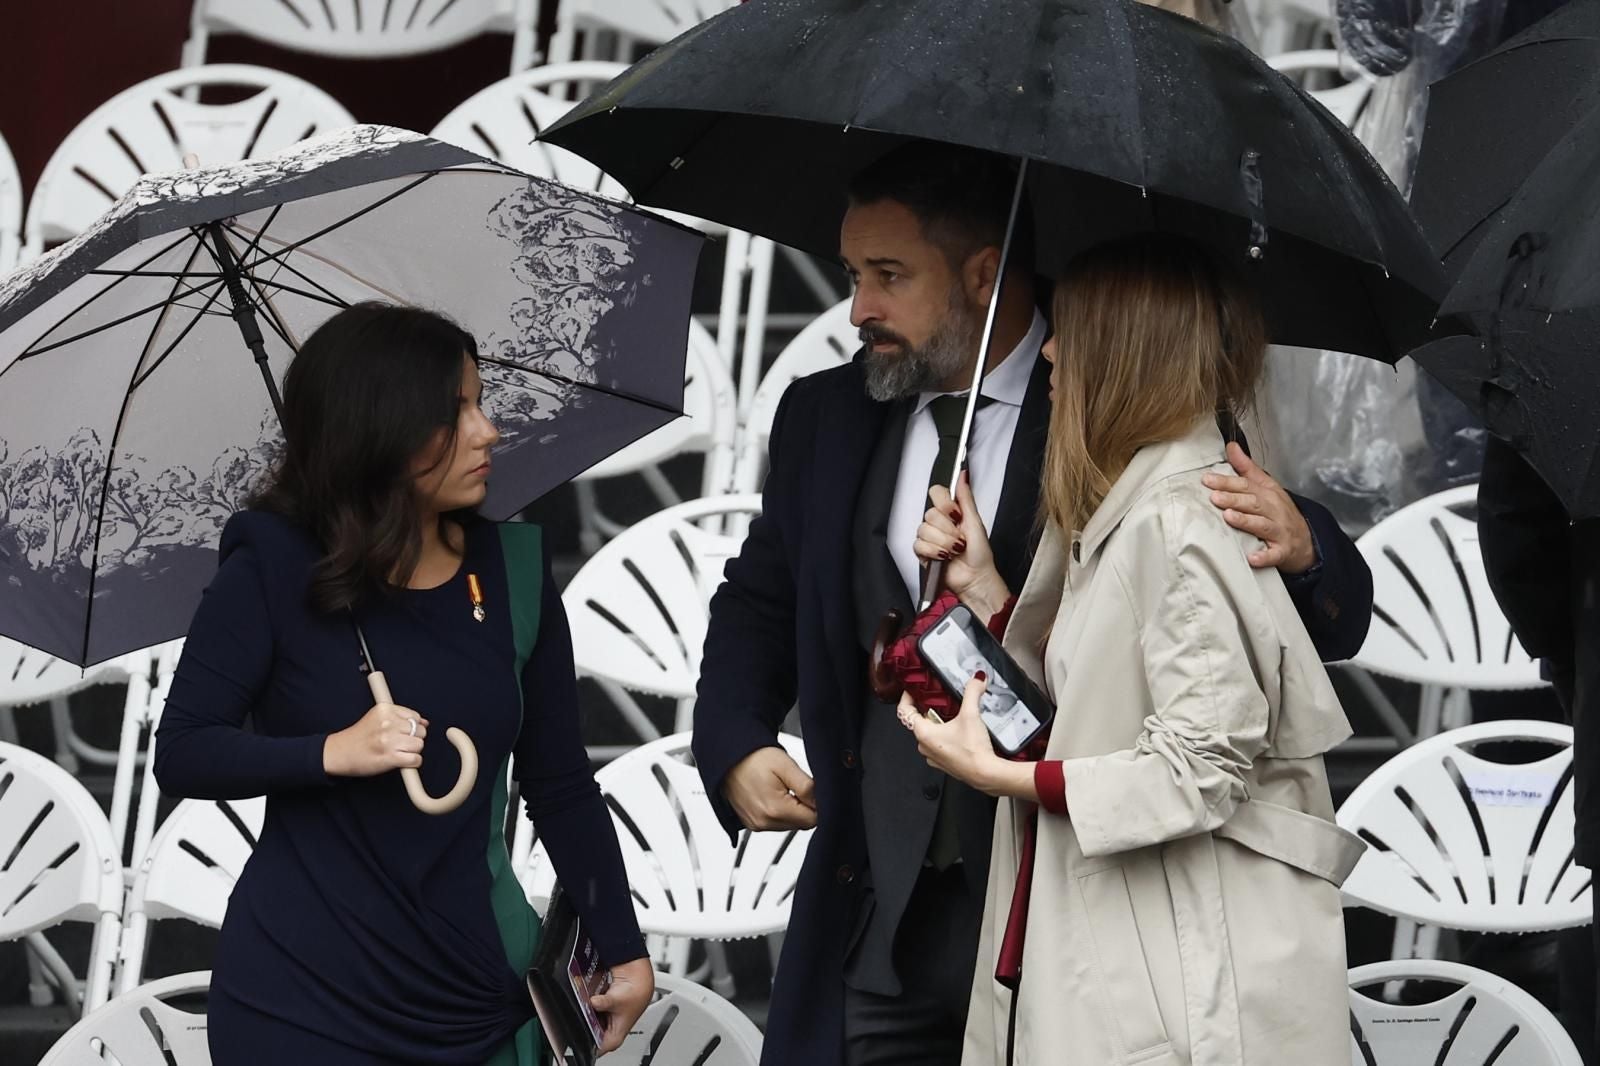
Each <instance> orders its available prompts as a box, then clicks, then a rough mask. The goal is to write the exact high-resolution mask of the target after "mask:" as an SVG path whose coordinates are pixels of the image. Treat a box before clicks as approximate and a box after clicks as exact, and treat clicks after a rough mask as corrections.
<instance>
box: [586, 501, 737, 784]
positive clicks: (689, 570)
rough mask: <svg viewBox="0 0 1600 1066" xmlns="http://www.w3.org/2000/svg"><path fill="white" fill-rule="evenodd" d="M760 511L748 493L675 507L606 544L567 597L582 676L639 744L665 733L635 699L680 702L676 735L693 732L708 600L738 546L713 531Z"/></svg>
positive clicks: (600, 753)
mask: <svg viewBox="0 0 1600 1066" xmlns="http://www.w3.org/2000/svg"><path fill="white" fill-rule="evenodd" d="M760 509H761V498H760V497H759V496H745V495H741V496H713V497H708V498H706V499H701V500H690V501H689V502H688V503H682V504H678V505H677V506H674V507H669V508H667V509H666V510H664V511H660V512H658V513H656V514H654V515H651V516H650V517H649V518H647V519H645V520H644V521H642V522H639V523H637V524H635V525H633V526H630V527H629V528H628V529H626V530H624V531H623V532H622V533H621V534H620V535H618V536H617V537H616V538H615V539H613V540H611V541H610V542H608V543H607V544H606V545H605V546H604V547H602V548H601V549H600V550H599V551H598V552H596V553H595V554H594V556H593V558H591V559H590V560H589V561H588V562H587V563H585V564H584V565H583V568H582V569H580V570H579V571H578V573H577V574H576V575H574V576H573V578H572V581H571V582H570V583H569V584H568V585H567V588H566V591H565V592H564V593H563V594H562V597H561V599H562V604H563V606H564V607H565V608H566V612H567V619H568V621H569V623H570V624H571V627H572V646H573V649H574V653H575V654H574V658H575V660H576V664H577V670H578V676H579V677H588V678H592V679H593V680H594V681H595V682H596V683H597V684H599V686H600V687H601V688H602V689H603V690H604V691H605V692H606V693H607V695H609V696H610V697H611V699H612V701H613V702H614V703H615V704H616V705H617V708H618V709H619V710H620V711H621V713H622V714H623V717H624V718H625V719H626V720H627V722H628V723H629V725H631V726H632V728H633V729H634V731H635V732H636V733H637V734H638V736H639V737H640V739H641V740H654V739H656V738H658V737H659V736H660V731H659V730H657V729H656V727H655V726H654V724H652V723H651V721H650V719H649V717H648V716H647V715H646V714H645V712H644V710H643V708H641V707H640V706H639V704H638V701H637V700H635V699H634V697H633V695H632V694H633V693H635V692H640V693H645V694H647V695H651V696H659V697H665V698H667V699H674V700H677V701H678V713H677V726H676V728H678V729H687V728H688V722H689V713H690V710H691V708H692V705H693V699H694V692H695V684H696V682H697V681H698V680H699V676H700V651H701V646H702V645H703V644H704V643H705V636H706V623H707V619H708V617H709V613H710V603H711V596H712V593H714V592H715V591H716V589H717V586H718V585H720V584H721V583H722V571H723V567H724V565H725V564H726V563H727V561H728V559H730V558H732V557H733V556H734V555H736V554H737V553H738V551H739V545H740V542H741V538H738V537H735V536H731V535H729V534H728V533H725V532H721V531H719V530H718V529H716V528H714V527H715V523H717V522H718V521H719V520H726V519H729V518H740V517H745V516H749V515H753V514H756V513H759V511H760ZM708 527H711V528H708ZM622 750H626V749H622ZM618 753H619V752H618V751H617V750H616V749H591V752H590V754H591V755H592V756H595V757H597V758H602V759H603V758H607V757H609V756H612V755H615V754H618Z"/></svg>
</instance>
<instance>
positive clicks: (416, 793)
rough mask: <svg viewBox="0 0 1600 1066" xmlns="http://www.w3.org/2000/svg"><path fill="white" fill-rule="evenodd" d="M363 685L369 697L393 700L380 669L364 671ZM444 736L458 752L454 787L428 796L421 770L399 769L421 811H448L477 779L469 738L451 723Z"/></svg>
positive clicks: (463, 798)
mask: <svg viewBox="0 0 1600 1066" xmlns="http://www.w3.org/2000/svg"><path fill="white" fill-rule="evenodd" d="M367 687H368V688H369V689H371V690H372V698H373V699H374V700H376V701H377V702H379V703H393V702H394V697H393V696H391V695H390V694H389V683H388V682H387V681H385V680H384V678H383V672H382V671H381V670H374V671H372V672H371V673H369V674H367ZM444 736H445V739H446V740H448V741H449V742H450V743H451V744H453V745H454V746H455V749H456V753H457V754H459V755H460V756H461V773H460V775H459V776H457V778H456V784H455V787H454V788H452V789H451V790H450V791H449V792H446V793H445V794H444V795H442V796H438V797H434V796H430V795H428V790H427V789H425V788H423V787H422V775H421V774H419V773H418V772H417V771H416V770H414V769H413V768H411V767H409V766H406V767H402V768H401V770H400V779H401V780H402V781H404V782H405V786H406V795H408V796H410V797H411V802H412V804H414V805H415V806H416V808H417V810H419V811H421V812H422V813H423V814H449V813H450V812H451V811H453V810H455V809H456V808H457V807H459V806H461V804H463V803H464V802H466V799H467V796H468V795H469V794H470V793H471V792H472V786H473V785H475V784H477V783H478V749H477V748H476V747H474V746H473V743H472V738H471V737H469V736H467V734H466V733H464V732H462V731H461V730H459V729H457V728H456V727H455V726H451V727H450V728H449V729H446V730H445V732H444Z"/></svg>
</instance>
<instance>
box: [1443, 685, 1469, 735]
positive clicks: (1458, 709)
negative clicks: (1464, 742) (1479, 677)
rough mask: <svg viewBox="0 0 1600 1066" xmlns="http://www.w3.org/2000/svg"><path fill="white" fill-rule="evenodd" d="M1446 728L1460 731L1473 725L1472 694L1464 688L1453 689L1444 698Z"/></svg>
mask: <svg viewBox="0 0 1600 1066" xmlns="http://www.w3.org/2000/svg"><path fill="white" fill-rule="evenodd" d="M1443 721H1444V728H1446V729H1460V728H1461V727H1462V726H1466V725H1471V724H1472V693H1471V691H1469V690H1467V689H1464V688H1453V689H1450V690H1449V692H1447V693H1446V694H1445V697H1444V715H1443Z"/></svg>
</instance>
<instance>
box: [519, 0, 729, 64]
mask: <svg viewBox="0 0 1600 1066" xmlns="http://www.w3.org/2000/svg"><path fill="white" fill-rule="evenodd" d="M739 3H740V0H562V3H561V5H560V6H559V7H558V8H557V9H556V31H555V35H554V36H553V37H552V38H551V40H550V61H551V62H552V63H565V62H568V61H569V60H573V59H577V58H579V57H578V55H577V34H579V33H583V34H585V35H587V36H588V37H590V38H591V40H590V41H589V42H588V45H587V47H586V48H585V50H584V51H585V53H586V54H585V57H584V58H588V59H615V60H621V61H622V62H624V63H631V62H633V56H632V55H631V54H629V52H630V51H631V49H632V48H633V47H634V46H635V45H641V44H642V45H657V44H664V43H666V42H667V41H670V40H672V39H673V38H674V37H676V36H678V35H679V34H680V33H683V32H685V31H686V30H689V29H692V28H693V27H695V26H697V25H699V24H700V23H702V22H704V21H705V20H706V19H708V18H710V17H711V16H713V15H719V14H721V13H722V12H724V11H726V10H728V9H729V8H731V7H738V6H739ZM597 30H598V31H603V32H608V33H611V34H613V35H614V36H615V37H616V38H617V43H618V45H619V47H620V49H621V52H620V53H619V54H613V55H607V56H601V55H598V54H596V50H595V48H594V44H593V41H592V38H593V36H594V33H595V31H597Z"/></svg>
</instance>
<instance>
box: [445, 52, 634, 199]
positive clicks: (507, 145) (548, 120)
mask: <svg viewBox="0 0 1600 1066" xmlns="http://www.w3.org/2000/svg"><path fill="white" fill-rule="evenodd" d="M627 69H628V68H627V67H626V66H625V65H624V64H622V63H600V62H590V63H556V64H553V65H551V66H545V67H535V68H534V69H533V70H529V71H524V72H523V73H521V74H513V75H511V77H509V78H502V79H501V80H499V81H497V82H495V83H494V84H493V85H490V86H489V87H487V88H485V89H481V90H479V91H478V92H476V93H474V94H473V95H472V96H469V97H467V98H466V99H465V100H463V101H462V102H461V103H459V104H457V105H456V107H455V109H454V110H453V111H451V112H450V113H449V114H448V115H446V116H445V117H444V118H442V119H440V120H439V124H438V125H437V126H435V127H434V128H433V132H432V134H430V136H432V137H435V138H437V139H438V140H441V141H448V142H449V143H451V144H458V145H460V146H461V147H463V148H465V149H467V150H468V151H472V152H477V153H478V154H479V155H485V156H488V157H489V158H491V159H498V160H499V161H500V162H502V163H505V164H506V165H508V166H513V167H516V168H517V169H518V170H521V171H524V172H526V173H528V174H533V175H535V176H537V177H541V178H552V179H554V180H556V181H559V182H561V183H562V184H563V185H570V186H572V187H573V188H575V189H582V190H584V191H586V192H595V193H600V194H602V195H604V196H609V197H612V198H613V199H616V200H624V201H627V200H631V197H629V196H628V190H626V189H625V188H623V187H622V183H621V182H619V181H617V179H615V178H613V177H611V176H610V175H609V174H607V173H606V172H605V171H603V170H601V169H600V168H599V167H597V166H595V165H594V164H593V163H591V162H589V161H588V160H587V159H585V158H583V157H582V156H580V155H574V154H573V153H572V152H569V151H567V150H566V149H565V148H557V147H556V146H555V145H553V144H547V143H545V142H543V141H539V140H536V139H535V138H537V137H538V136H539V135H540V134H542V133H543V132H544V131H545V130H547V129H549V128H550V127H551V126H553V125H554V124H555V123H556V121H557V120H558V119H560V118H561V116H563V115H565V114H566V113H567V112H568V111H570V110H571V109H572V107H573V105H574V103H576V101H575V100H570V99H568V98H567V97H568V96H569V95H570V93H569V92H568V91H567V90H568V89H569V88H570V87H572V86H574V85H578V86H582V85H592V84H595V83H602V84H603V83H605V82H608V81H610V80H611V79H612V78H614V77H616V76H617V75H618V74H621V73H622V72H623V71H624V70H627Z"/></svg>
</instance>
